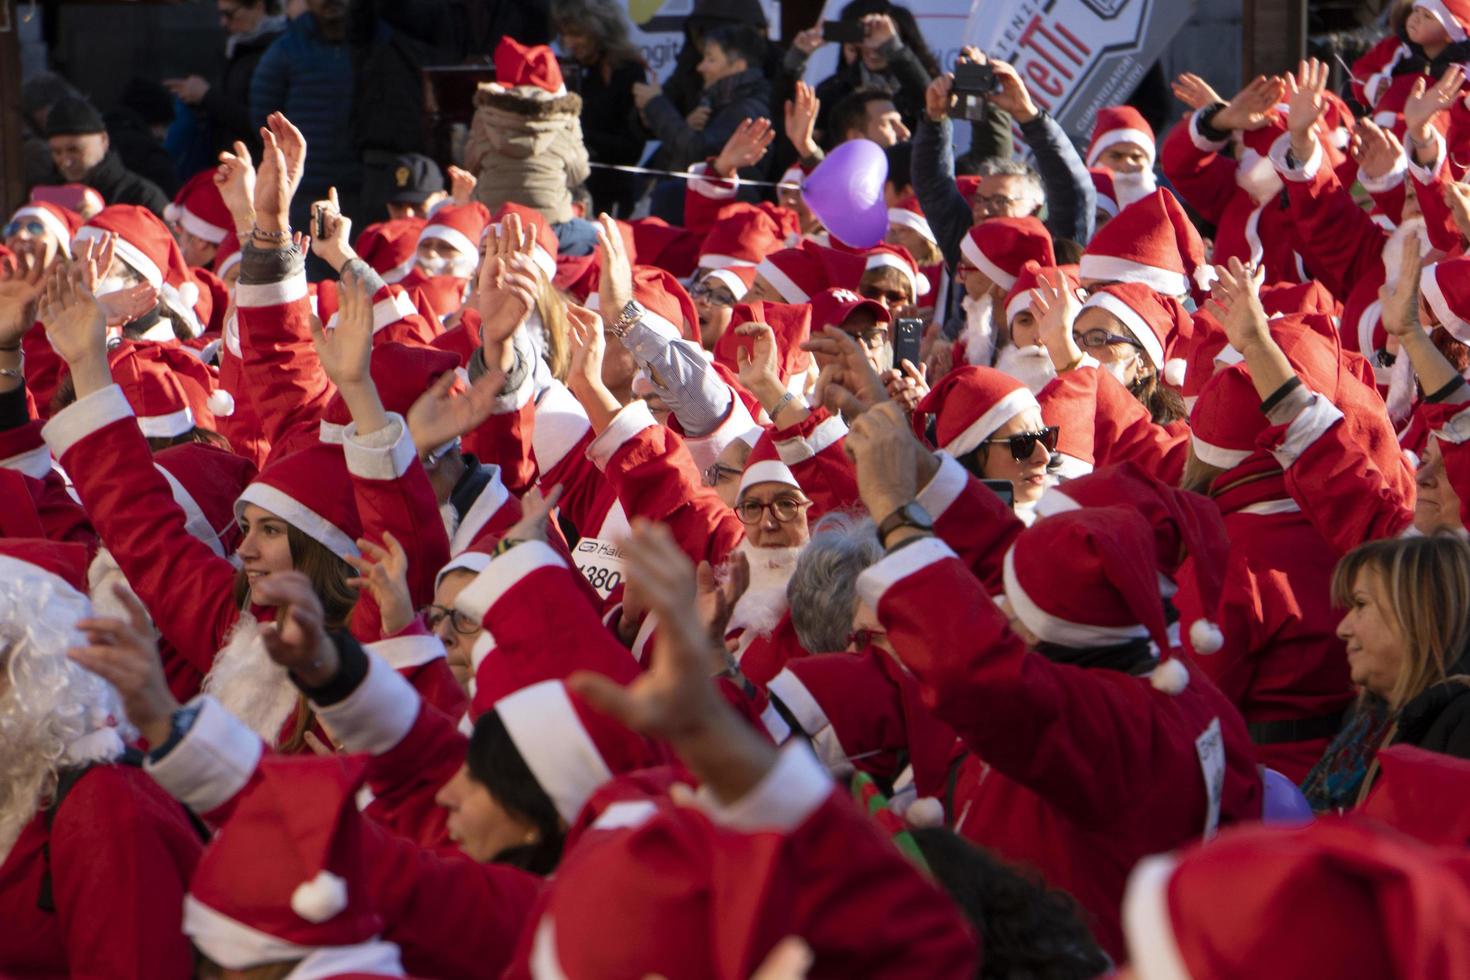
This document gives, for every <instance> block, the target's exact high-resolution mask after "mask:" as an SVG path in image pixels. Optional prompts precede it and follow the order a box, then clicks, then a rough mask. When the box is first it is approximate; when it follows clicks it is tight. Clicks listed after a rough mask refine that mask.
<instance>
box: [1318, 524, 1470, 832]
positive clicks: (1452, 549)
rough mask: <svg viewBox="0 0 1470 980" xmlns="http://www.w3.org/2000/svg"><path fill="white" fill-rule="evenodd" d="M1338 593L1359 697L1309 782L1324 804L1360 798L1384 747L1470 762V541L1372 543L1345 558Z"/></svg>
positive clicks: (1341, 631)
mask: <svg viewBox="0 0 1470 980" xmlns="http://www.w3.org/2000/svg"><path fill="white" fill-rule="evenodd" d="M1332 595H1333V599H1334V601H1335V602H1337V603H1338V604H1339V605H1341V606H1343V607H1345V608H1346V610H1347V612H1346V614H1345V615H1344V616H1343V618H1342V623H1341V624H1340V625H1339V626H1338V628H1337V633H1338V636H1340V637H1342V639H1343V640H1344V641H1345V642H1346V643H1347V655H1348V666H1349V669H1350V670H1351V672H1352V679H1353V683H1355V684H1356V685H1358V687H1359V688H1360V689H1361V690H1362V694H1361V695H1360V697H1359V700H1358V703H1357V704H1356V706H1355V707H1354V708H1353V710H1352V712H1351V713H1350V714H1349V717H1348V721H1347V723H1346V725H1345V726H1344V727H1343V730H1342V732H1341V733H1339V734H1338V736H1337V738H1335V739H1334V740H1333V741H1332V744H1331V745H1330V746H1328V749H1327V754H1326V755H1324V756H1323V757H1322V761H1321V762H1319V763H1318V764H1317V766H1316V768H1315V769H1313V770H1312V772H1311V773H1310V774H1308V776H1307V780H1306V782H1305V783H1304V784H1303V789H1304V790H1305V792H1306V794H1307V799H1308V800H1309V801H1311V803H1312V806H1313V807H1314V808H1315V809H1318V810H1325V809H1338V808H1347V807H1351V806H1353V805H1354V804H1355V803H1357V802H1359V801H1360V800H1362V799H1363V798H1364V797H1365V796H1366V795H1367V793H1368V790H1369V789H1370V788H1371V787H1372V785H1373V780H1374V778H1375V777H1376V775H1377V763H1376V760H1375V756H1376V755H1377V752H1378V749H1379V748H1381V747H1383V746H1386V745H1413V746H1417V747H1418V748H1421V749H1427V750H1429V751H1431V752H1442V753H1444V754H1446V755H1453V756H1456V757H1457V758H1462V759H1470V676H1467V674H1470V544H1467V543H1466V542H1465V540H1464V539H1463V538H1462V537H1460V536H1459V535H1455V534H1436V535H1434V536H1432V537H1412V538H1398V539H1392V540H1386V541H1371V542H1369V543H1367V544H1364V545H1362V546H1360V547H1358V548H1356V549H1354V550H1353V551H1351V552H1349V553H1348V554H1347V555H1346V556H1345V557H1344V558H1343V559H1342V561H1341V562H1339V563H1338V566H1337V571H1336V572H1335V574H1334V575H1333V582H1332Z"/></svg>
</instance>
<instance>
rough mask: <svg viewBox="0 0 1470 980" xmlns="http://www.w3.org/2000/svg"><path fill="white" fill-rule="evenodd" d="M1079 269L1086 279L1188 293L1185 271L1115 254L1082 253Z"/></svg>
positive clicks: (1170, 293)
mask: <svg viewBox="0 0 1470 980" xmlns="http://www.w3.org/2000/svg"><path fill="white" fill-rule="evenodd" d="M1077 271H1078V275H1080V276H1081V277H1082V278H1083V279H1094V280H1097V281H1099V282H1136V283H1141V284H1143V285H1145V286H1147V287H1149V288H1150V289H1153V290H1155V291H1157V292H1160V293H1163V294H1164V295H1166V296H1184V295H1186V294H1187V293H1188V292H1189V277H1188V276H1186V275H1185V274H1184V273H1182V272H1174V271H1173V270H1170V269H1160V268H1159V267H1158V266H1153V265H1144V264H1143V263H1142V262H1134V261H1133V260H1132V259H1125V258H1120V257H1119V256H1116V255H1083V256H1082V262H1081V264H1080V265H1079V267H1078V270H1077Z"/></svg>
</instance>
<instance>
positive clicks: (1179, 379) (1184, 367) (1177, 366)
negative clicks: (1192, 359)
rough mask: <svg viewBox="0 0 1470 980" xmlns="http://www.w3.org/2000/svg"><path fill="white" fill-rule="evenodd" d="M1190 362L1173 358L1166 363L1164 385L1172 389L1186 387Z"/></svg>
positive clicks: (1180, 358)
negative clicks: (1185, 381)
mask: <svg viewBox="0 0 1470 980" xmlns="http://www.w3.org/2000/svg"><path fill="white" fill-rule="evenodd" d="M1188 370H1189V362H1188V361H1186V360H1185V359H1184V358H1182V357H1171V358H1169V359H1168V360H1167V361H1165V362H1164V384H1166V385H1169V386H1170V387H1172V388H1182V387H1184V375H1185V372H1187V371H1188Z"/></svg>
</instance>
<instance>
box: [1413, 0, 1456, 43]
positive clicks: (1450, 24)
mask: <svg viewBox="0 0 1470 980" xmlns="http://www.w3.org/2000/svg"><path fill="white" fill-rule="evenodd" d="M1414 6H1415V7H1417V8H1419V9H1420V10H1422V11H1424V12H1425V13H1428V14H1432V15H1433V16H1434V19H1435V20H1437V21H1439V23H1440V26H1441V27H1443V28H1444V31H1445V33H1446V34H1448V35H1449V36H1450V40H1451V41H1463V40H1465V25H1463V24H1461V23H1460V22H1459V21H1458V20H1456V19H1455V15H1454V14H1453V13H1452V12H1451V11H1450V8H1448V7H1446V6H1445V5H1444V0H1414Z"/></svg>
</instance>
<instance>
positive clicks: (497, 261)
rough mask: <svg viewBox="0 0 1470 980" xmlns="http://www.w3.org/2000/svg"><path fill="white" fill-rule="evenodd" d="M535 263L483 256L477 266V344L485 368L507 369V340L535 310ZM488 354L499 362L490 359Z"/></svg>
mask: <svg viewBox="0 0 1470 980" xmlns="http://www.w3.org/2000/svg"><path fill="white" fill-rule="evenodd" d="M538 276H539V271H538V270H537V268H536V263H535V262H533V261H532V260H531V259H530V258H529V257H527V256H525V255H513V256H511V257H510V258H501V257H500V256H490V255H487V256H486V257H485V261H484V262H483V263H481V265H480V279H479V283H478V284H477V285H476V287H475V303H476V304H477V306H478V308H479V311H480V344H481V346H483V347H484V348H485V350H486V357H485V364H486V366H487V367H492V368H493V367H497V366H498V367H500V368H501V369H502V370H509V369H510V367H511V363H507V362H508V361H511V362H513V359H512V358H510V356H509V355H510V351H511V348H510V339H511V337H513V336H514V335H515V332H516V330H518V329H520V326H521V324H523V323H525V322H526V321H527V320H528V319H530V317H531V311H532V310H534V309H536V297H537V295H538V294H539V293H540V291H541V281H540V279H539V278H538ZM492 351H496V352H499V353H500V354H501V355H502V357H501V359H500V360H498V361H496V360H492V359H491V357H490V354H491V352H492Z"/></svg>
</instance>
